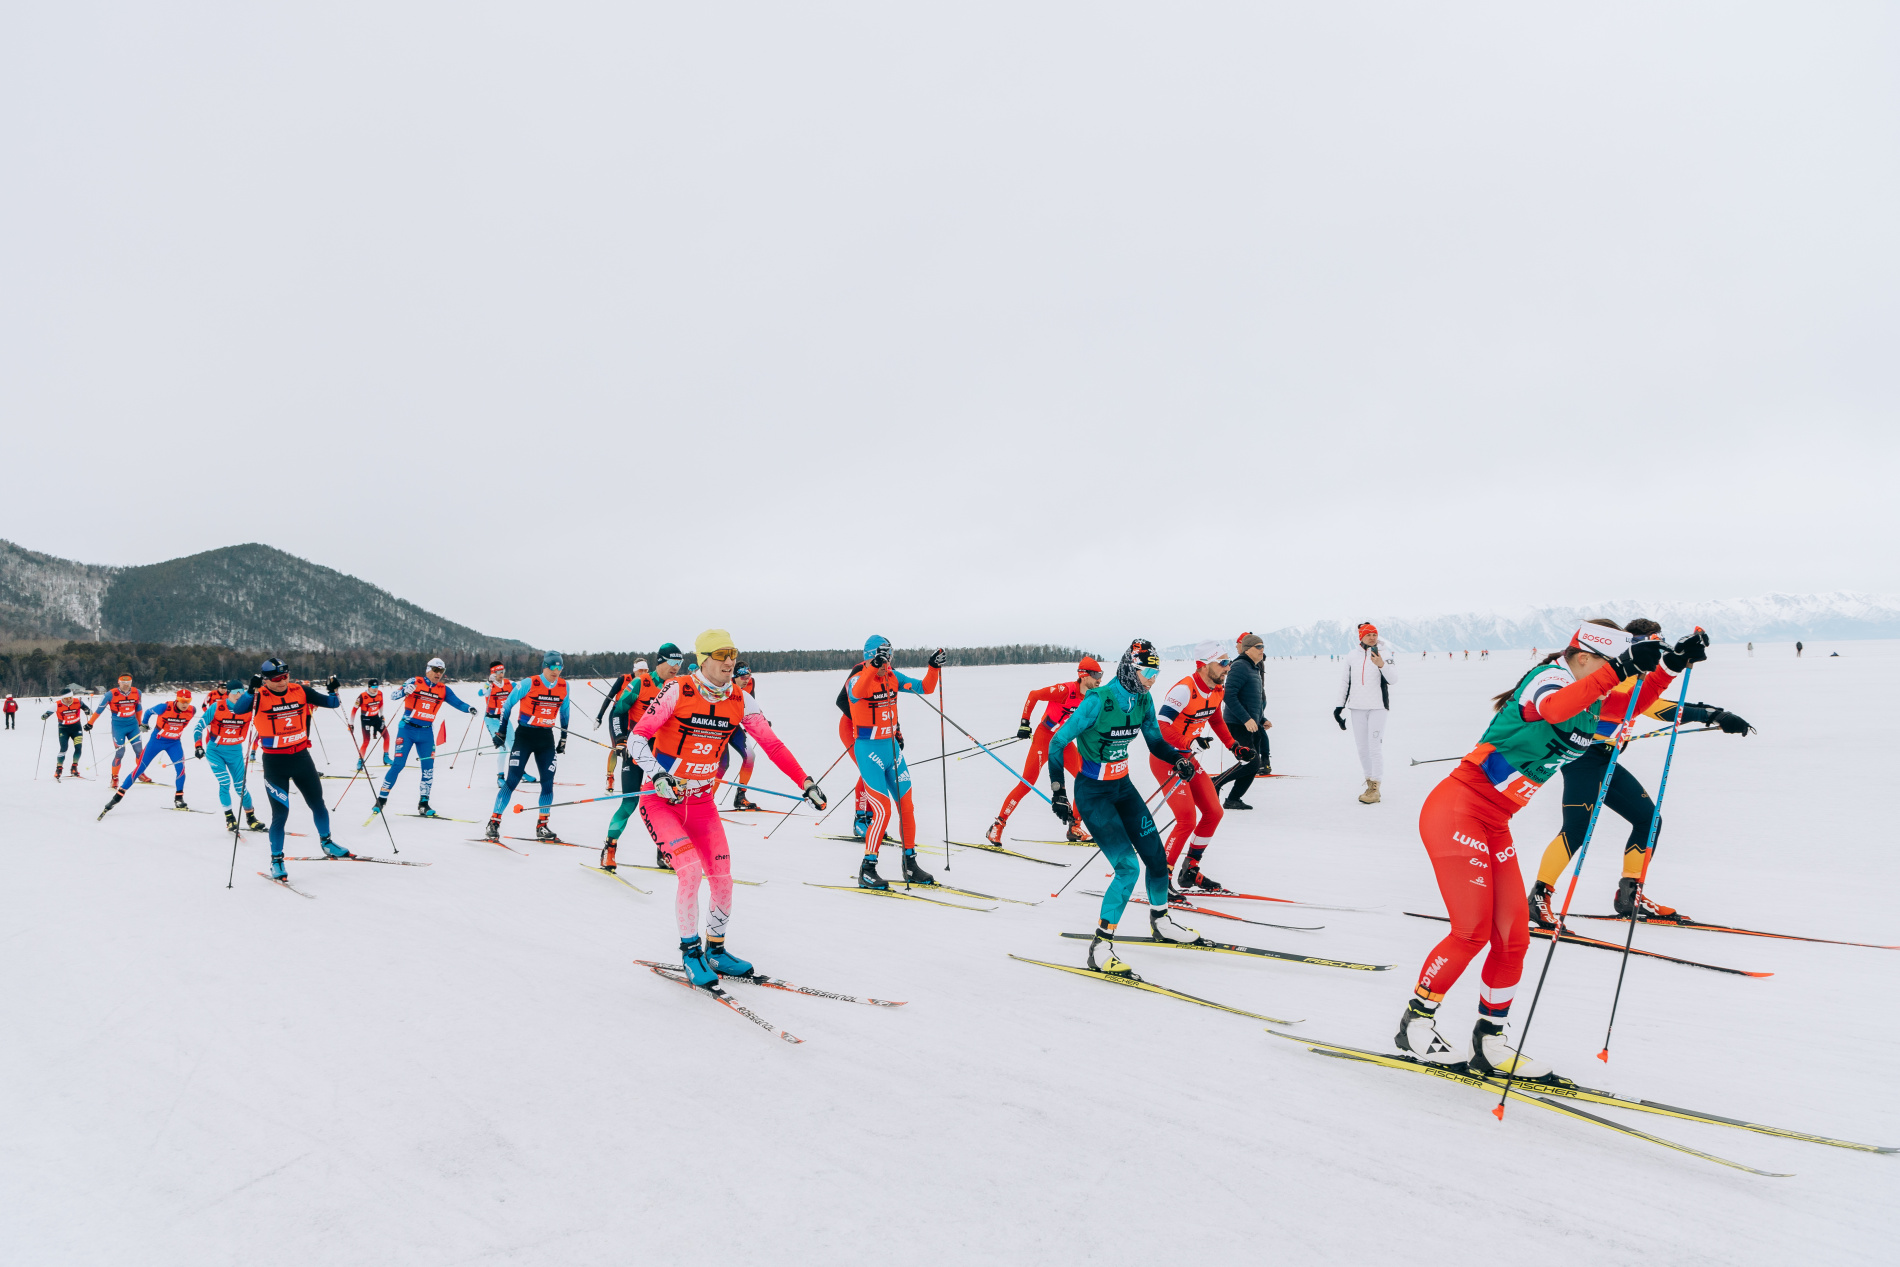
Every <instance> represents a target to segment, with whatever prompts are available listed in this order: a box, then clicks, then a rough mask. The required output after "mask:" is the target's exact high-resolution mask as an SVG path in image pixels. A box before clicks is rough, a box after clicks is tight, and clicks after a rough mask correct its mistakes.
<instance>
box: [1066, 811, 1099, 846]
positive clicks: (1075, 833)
mask: <svg viewBox="0 0 1900 1267" xmlns="http://www.w3.org/2000/svg"><path fill="white" fill-rule="evenodd" d="M1069 843H1070V844H1072V845H1092V844H1094V843H1095V840H1094V838H1093V837H1091V836H1090V835H1089V833H1088V829H1087V828H1085V827H1083V826H1082V818H1081V815H1079V814H1078V815H1075V816H1073V817H1071V818H1070V819H1069Z"/></svg>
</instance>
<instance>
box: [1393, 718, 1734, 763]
mask: <svg viewBox="0 0 1900 1267" xmlns="http://www.w3.org/2000/svg"><path fill="white" fill-rule="evenodd" d="M1720 729H1722V728H1721V727H1720V726H1691V727H1689V728H1688V729H1687V730H1683V731H1677V730H1675V729H1674V728H1673V727H1669V726H1658V727H1657V728H1656V729H1655V730H1647V731H1644V732H1643V733H1642V734H1640V735H1631V736H1630V737H1629V738H1627V739H1625V740H1623V743H1624V744H1625V745H1628V744H1633V743H1638V742H1640V741H1642V740H1644V739H1663V738H1667V739H1668V740H1669V742H1670V743H1672V744H1673V743H1675V741H1676V735H1677V734H1684V735H1703V734H1707V733H1708V732H1709V731H1711V730H1720ZM1590 742H1592V743H1609V742H1610V740H1608V739H1593V740H1591V741H1590ZM1463 760H1464V758H1463V757H1432V758H1430V759H1429V760H1426V761H1420V760H1419V759H1418V758H1416V757H1414V758H1413V759H1412V764H1413V765H1437V764H1438V763H1439V762H1441V761H1463Z"/></svg>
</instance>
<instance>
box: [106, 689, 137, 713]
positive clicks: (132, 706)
mask: <svg viewBox="0 0 1900 1267" xmlns="http://www.w3.org/2000/svg"><path fill="white" fill-rule="evenodd" d="M106 707H107V708H109V709H111V710H112V715H113V716H114V717H137V716H138V715H139V688H138V687H136V686H135V687H133V688H132V689H131V690H129V691H122V690H120V689H119V688H118V687H116V686H115V687H113V688H112V689H111V690H109V691H107V692H106Z"/></svg>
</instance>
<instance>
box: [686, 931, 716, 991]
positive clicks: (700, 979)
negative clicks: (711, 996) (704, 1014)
mask: <svg viewBox="0 0 1900 1267" xmlns="http://www.w3.org/2000/svg"><path fill="white" fill-rule="evenodd" d="M680 962H681V963H682V964H684V965H685V967H686V979H687V980H688V981H690V982H692V983H693V984H694V985H696V986H701V987H705V986H711V985H718V984H719V974H718V973H716V972H714V971H713V970H712V969H711V968H710V967H708V966H707V964H706V950H705V948H704V947H703V946H701V945H700V944H699V938H697V937H682V938H680Z"/></svg>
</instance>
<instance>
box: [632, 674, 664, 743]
mask: <svg viewBox="0 0 1900 1267" xmlns="http://www.w3.org/2000/svg"><path fill="white" fill-rule="evenodd" d="M633 676H634V677H636V678H638V679H639V680H640V692H639V694H637V695H635V696H634V697H633V703H631V704H629V705H627V729H628V730H632V729H633V728H634V727H635V726H637V725H639V724H640V719H641V718H642V717H645V716H646V715H647V709H649V708H652V707H653V701H654V700H656V699H658V698H660V684H659V683H658V682H655V681H654V680H653V675H652V674H651V673H635V674H633ZM628 685H632V683H629V684H628Z"/></svg>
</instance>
